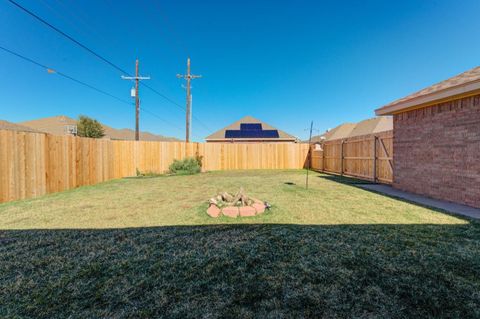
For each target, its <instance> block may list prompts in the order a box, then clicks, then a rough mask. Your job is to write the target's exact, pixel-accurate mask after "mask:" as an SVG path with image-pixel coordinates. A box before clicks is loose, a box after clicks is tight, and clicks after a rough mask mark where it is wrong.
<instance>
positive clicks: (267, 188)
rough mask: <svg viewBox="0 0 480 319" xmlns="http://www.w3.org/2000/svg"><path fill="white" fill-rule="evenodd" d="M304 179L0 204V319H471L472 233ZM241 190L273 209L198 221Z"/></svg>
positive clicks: (296, 175)
mask: <svg viewBox="0 0 480 319" xmlns="http://www.w3.org/2000/svg"><path fill="white" fill-rule="evenodd" d="M304 177H305V173H304V172H303V171H270V172H267V171H239V172H213V173H207V174H200V175H192V176H170V177H157V178H139V179H123V180H117V181H111V182H108V183H104V184H101V185H96V186H91V187H83V188H79V189H75V190H71V191H68V192H63V193H58V194H52V195H48V196H44V197H42V198H38V199H32V200H26V201H18V202H13V203H7V204H3V205H0V229H1V230H0V317H1V318H4V317H6V318H8V317H12V318H14V317H30V318H54V317H73V318H86V317H89V318H99V317H105V318H125V317H134V318H137V317H144V318H152V317H169V318H171V317H173V318H198V317H205V318H224V317H240V318H250V317H258V318H290V317H295V318H297V317H314V318H318V317H324V318H352V317H355V318H425V317H431V318H479V317H480V310H479V309H480V225H479V223H478V222H475V221H471V220H467V219H463V218H459V217H455V216H451V215H448V214H445V213H442V212H440V211H435V210H432V209H428V208H425V207H420V206H417V205H413V204H410V203H407V202H404V201H400V200H397V199H393V198H389V197H384V196H381V195H379V194H375V193H372V192H368V191H365V190H362V189H360V188H358V187H356V185H355V181H354V180H349V179H339V178H336V177H332V176H328V175H321V174H316V173H314V174H311V175H310V188H309V189H308V190H305V188H304V181H305V179H304ZM287 182H292V183H295V184H296V185H287V184H285V183H287ZM241 186H243V187H244V189H245V191H246V192H247V194H249V195H252V196H254V197H257V198H261V199H264V200H267V201H269V202H270V203H272V204H273V208H272V210H271V211H269V212H267V213H265V214H264V215H260V216H256V217H252V218H245V219H228V218H226V217H223V218H219V219H212V218H210V217H208V216H207V215H206V213H205V209H206V207H207V205H206V200H207V199H208V198H209V197H211V196H213V195H214V194H215V193H217V192H219V191H224V190H226V191H230V192H234V191H236V190H237V189H238V188H239V187H241Z"/></svg>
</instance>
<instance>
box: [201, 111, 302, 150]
mask: <svg viewBox="0 0 480 319" xmlns="http://www.w3.org/2000/svg"><path fill="white" fill-rule="evenodd" d="M205 140H206V141H207V143H278V142H283V143H296V142H298V139H297V138H296V137H295V136H293V135H290V134H288V133H285V132H284V131H282V130H279V129H277V128H275V127H273V126H271V125H269V124H267V123H265V122H262V121H260V120H258V119H256V118H254V117H251V116H245V117H243V118H242V119H240V120H238V121H236V122H235V123H232V124H230V125H228V126H226V127H224V128H222V129H221V130H218V131H217V132H215V133H213V134H211V135H209V136H207V137H206V138H205Z"/></svg>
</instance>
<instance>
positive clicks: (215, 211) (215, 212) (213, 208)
mask: <svg viewBox="0 0 480 319" xmlns="http://www.w3.org/2000/svg"><path fill="white" fill-rule="evenodd" d="M221 212H222V211H221V210H220V208H218V207H217V205H210V207H208V209H207V214H208V215H209V216H210V217H213V218H217V217H218V216H220V213H221Z"/></svg>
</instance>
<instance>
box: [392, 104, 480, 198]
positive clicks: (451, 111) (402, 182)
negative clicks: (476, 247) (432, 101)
mask: <svg viewBox="0 0 480 319" xmlns="http://www.w3.org/2000/svg"><path fill="white" fill-rule="evenodd" d="M393 148H394V155H393V156H394V168H395V169H394V182H393V185H394V187H396V188H399V189H402V190H405V191H409V192H414V193H418V194H423V195H427V196H430V197H433V198H438V199H444V200H448V201H452V202H457V203H462V204H466V205H470V206H474V207H480V95H476V96H473V97H468V98H463V99H458V100H454V101H451V102H445V103H441V104H437V105H433V106H430V107H427V108H423V109H418V110H413V111H408V112H404V113H401V114H399V115H395V116H394V142H393Z"/></svg>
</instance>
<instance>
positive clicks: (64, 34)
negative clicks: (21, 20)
mask: <svg viewBox="0 0 480 319" xmlns="http://www.w3.org/2000/svg"><path fill="white" fill-rule="evenodd" d="M8 1H9V2H10V3H12V4H13V5H15V6H16V7H18V8H19V9H21V10H22V11H24V12H26V13H27V14H29V15H30V16H32V17H34V18H35V19H37V20H38V21H40V22H42V23H43V24H45V25H46V26H48V27H49V28H51V29H53V30H55V31H56V32H58V33H60V34H61V35H62V36H64V37H65V38H67V39H69V40H70V41H72V42H73V43H75V44H76V45H78V46H80V47H81V48H83V49H84V50H87V51H88V52H90V53H91V54H93V55H94V56H96V57H97V58H99V59H100V60H102V61H103V62H105V63H107V64H109V65H110V66H112V67H114V68H115V69H117V70H118V71H120V72H122V73H125V74H128V72H127V71H125V70H123V69H122V68H121V67H119V66H118V65H116V64H115V63H113V62H110V61H109V60H107V59H106V58H104V57H103V56H101V55H100V54H98V53H96V52H95V51H93V50H91V49H90V48H88V47H87V46H86V45H84V44H82V43H80V42H78V41H77V40H75V39H74V38H72V37H71V36H69V35H68V34H66V33H65V32H63V31H62V30H60V29H58V28H57V27H55V26H54V25H52V24H50V23H48V22H47V21H45V20H44V19H42V18H41V17H39V16H38V15H36V14H35V13H33V12H32V11H30V10H28V9H27V8H25V7H23V6H21V5H20V4H18V3H17V2H15V1H13V0H8Z"/></svg>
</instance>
